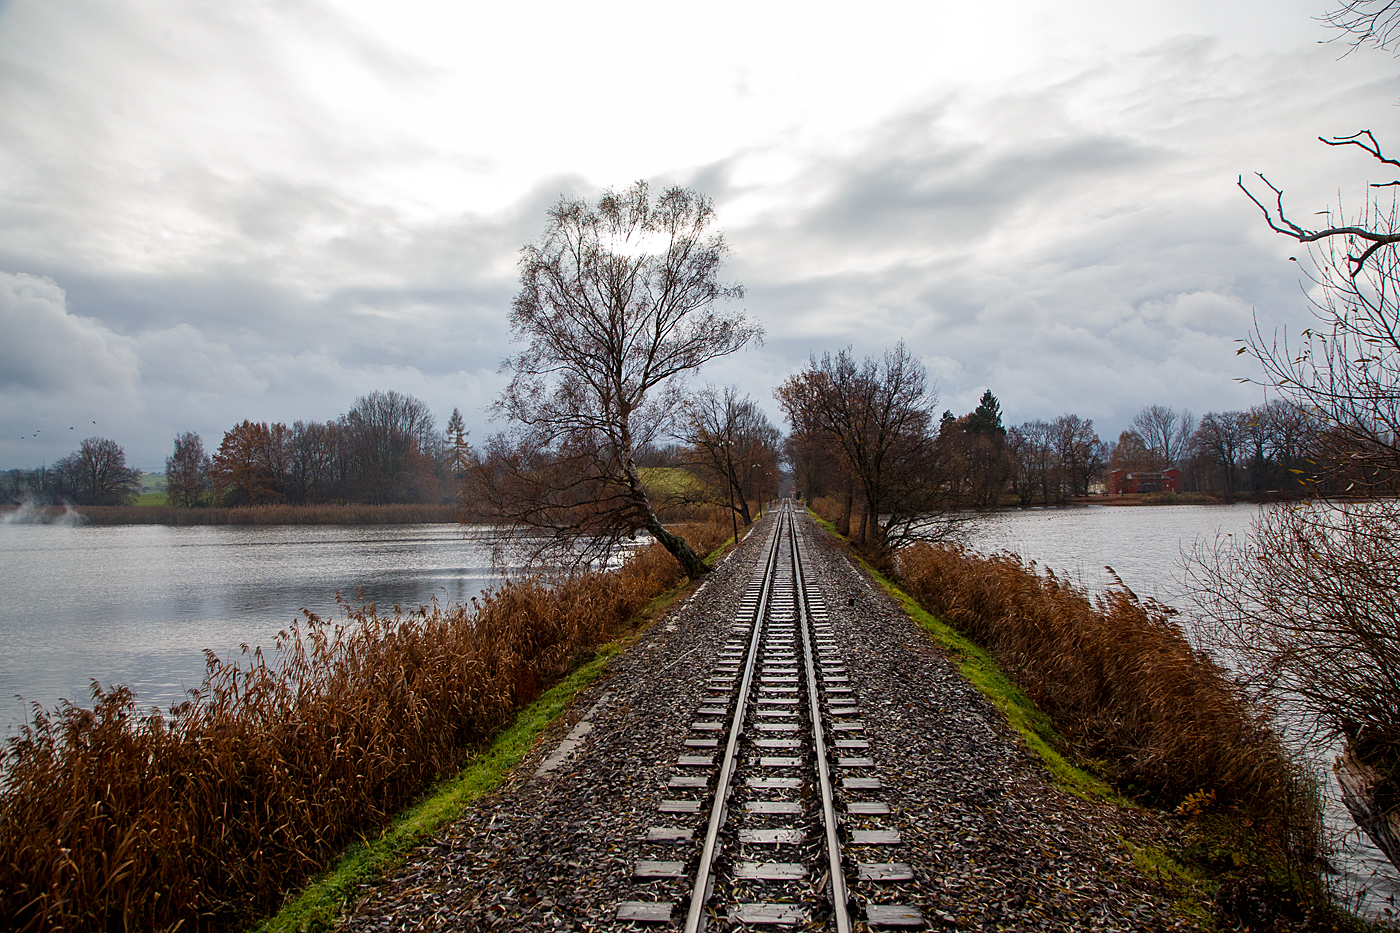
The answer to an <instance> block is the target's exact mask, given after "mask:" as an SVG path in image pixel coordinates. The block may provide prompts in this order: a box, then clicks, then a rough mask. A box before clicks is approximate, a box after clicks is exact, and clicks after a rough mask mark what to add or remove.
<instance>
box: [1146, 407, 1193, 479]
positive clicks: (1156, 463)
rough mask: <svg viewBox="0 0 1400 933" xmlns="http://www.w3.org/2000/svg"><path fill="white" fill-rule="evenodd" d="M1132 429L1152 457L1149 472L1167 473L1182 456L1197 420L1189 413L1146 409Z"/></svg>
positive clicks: (1155, 408)
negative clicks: (1161, 471)
mask: <svg viewBox="0 0 1400 933" xmlns="http://www.w3.org/2000/svg"><path fill="white" fill-rule="evenodd" d="M1133 427H1134V428H1135V429H1136V431H1137V434H1138V436H1139V437H1141V438H1142V440H1143V443H1144V444H1146V445H1147V449H1148V450H1149V451H1151V453H1152V466H1151V469H1153V470H1166V469H1169V468H1171V467H1173V466H1175V465H1176V463H1177V461H1179V460H1180V459H1181V458H1182V457H1183V456H1184V455H1185V453H1186V448H1187V446H1188V444H1189V443H1190V441H1191V435H1192V434H1193V433H1194V432H1195V430H1196V419H1195V417H1194V416H1193V415H1192V414H1191V412H1189V411H1182V412H1180V413H1178V412H1177V411H1176V410H1175V409H1173V408H1168V407H1166V406H1165V405H1148V406H1147V407H1146V408H1144V409H1143V410H1142V411H1140V412H1138V413H1137V415H1136V416H1135V417H1134V418H1133Z"/></svg>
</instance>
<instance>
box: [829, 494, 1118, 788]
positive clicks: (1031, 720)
mask: <svg viewBox="0 0 1400 933" xmlns="http://www.w3.org/2000/svg"><path fill="white" fill-rule="evenodd" d="M809 514H811V515H812V518H813V519H815V520H816V521H817V522H818V523H820V524H821V526H822V527H823V528H825V529H826V530H827V531H828V532H830V533H831V535H832V537H834V538H836V540H838V541H841V542H842V544H843V547H844V548H845V551H846V553H847V555H849V556H850V557H851V558H852V559H853V560H855V561H856V562H857V563H859V564H860V566H861V567H862V568H863V569H864V570H865V572H866V573H868V574H870V576H871V577H872V578H873V579H874V580H875V581H876V582H877V583H879V584H880V586H881V587H883V588H884V590H885V592H887V593H889V594H890V595H891V596H892V597H894V599H895V600H896V601H897V602H898V603H899V604H900V606H901V607H902V608H903V609H904V611H905V613H906V614H908V616H909V618H910V619H912V620H913V621H914V622H915V623H917V624H918V626H919V627H920V628H922V629H923V630H924V631H925V632H927V633H928V634H929V636H930V637H931V638H932V640H933V642H934V644H936V645H938V646H939V647H940V648H942V649H943V650H945V651H946V652H948V655H949V657H950V658H951V659H952V661H953V664H954V665H955V666H956V667H957V669H958V672H959V673H960V674H962V676H963V677H964V678H966V679H967V681H968V682H969V683H971V684H972V685H973V686H974V687H976V688H977V689H978V690H979V691H980V692H981V693H982V695H983V696H985V697H986V698H987V699H988V700H989V701H991V704H992V705H993V706H995V707H996V708H997V710H998V711H1000V712H1001V714H1002V715H1003V716H1005V717H1006V721H1007V723H1008V724H1009V725H1010V726H1011V728H1012V729H1015V730H1016V732H1017V734H1018V735H1020V736H1021V739H1022V741H1024V742H1025V744H1026V746H1027V747H1028V748H1029V749H1030V750H1031V751H1033V752H1035V753H1036V754H1037V755H1038V756H1040V760H1041V761H1042V762H1043V763H1044V765H1045V767H1046V769H1047V770H1048V771H1049V772H1050V774H1051V775H1053V776H1054V778H1055V781H1056V783H1057V784H1059V785H1060V786H1061V787H1063V788H1064V789H1065V790H1067V791H1069V792H1070V793H1071V794H1074V795H1075V796H1076V797H1080V798H1082V799H1085V800H1104V801H1111V802H1113V803H1116V804H1119V805H1121V806H1125V807H1131V806H1133V803H1132V802H1131V801H1129V800H1127V799H1126V798H1124V797H1123V796H1121V795H1120V794H1118V793H1116V792H1115V791H1114V790H1113V788H1112V787H1110V786H1109V785H1108V784H1106V783H1105V782H1104V781H1102V780H1100V779H1099V778H1097V777H1095V776H1094V775H1093V774H1091V773H1089V772H1088V771H1085V770H1084V769H1083V768H1080V767H1078V766H1076V765H1074V764H1072V763H1071V762H1070V761H1069V760H1068V759H1066V758H1065V757H1064V756H1063V755H1061V754H1060V753H1059V752H1058V751H1056V750H1055V745H1056V744H1060V743H1062V742H1063V738H1062V737H1061V736H1060V734H1059V731H1058V730H1057V729H1056V728H1055V724H1054V723H1053V722H1052V721H1051V719H1050V717H1049V716H1047V715H1046V714H1045V713H1044V712H1043V711H1042V710H1041V709H1040V708H1039V707H1037V706H1036V705H1035V702H1034V701H1033V700H1031V698H1030V697H1028V696H1026V695H1025V694H1024V693H1022V692H1021V691H1020V690H1019V689H1018V688H1017V687H1016V685H1015V684H1013V683H1012V682H1011V680H1010V679H1009V678H1008V677H1007V676H1006V674H1005V673H1003V672H1002V669H1001V666H1000V665H998V664H997V662H996V659H995V658H993V657H992V655H991V654H990V653H989V652H988V651H987V650H986V649H985V648H982V647H980V646H978V645H977V644H975V643H973V642H972V641H970V640H969V639H968V638H967V637H966V636H964V635H962V634H961V633H959V632H958V631H957V630H956V629H954V628H952V627H951V626H949V625H947V624H946V623H944V622H943V621H941V620H940V619H938V618H937V617H935V616H934V615H933V614H932V613H931V612H929V611H928V610H927V609H925V608H924V607H923V606H921V605H919V603H918V602H917V601H916V600H915V599H914V598H913V597H912V596H910V595H909V594H908V593H906V592H904V591H903V590H901V589H900V588H899V587H898V586H896V585H895V584H894V583H893V582H892V581H891V580H890V579H889V578H888V577H886V576H885V575H884V574H883V573H880V572H879V571H878V570H876V569H875V568H874V567H872V566H870V563H869V562H868V561H867V560H866V559H865V558H864V557H862V556H861V555H860V554H859V553H858V552H857V551H856V550H855V549H854V548H852V547H850V546H849V542H847V541H846V540H845V539H844V538H843V537H842V536H841V535H840V534H839V533H838V532H837V531H836V527H835V526H834V525H832V524H831V523H830V522H828V521H826V520H825V519H824V518H822V517H821V516H819V515H817V514H816V513H809Z"/></svg>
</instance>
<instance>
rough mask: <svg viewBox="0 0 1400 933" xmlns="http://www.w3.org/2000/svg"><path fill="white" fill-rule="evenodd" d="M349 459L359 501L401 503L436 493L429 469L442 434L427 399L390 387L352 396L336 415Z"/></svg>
mask: <svg viewBox="0 0 1400 933" xmlns="http://www.w3.org/2000/svg"><path fill="white" fill-rule="evenodd" d="M341 427H342V431H343V436H342V438H341V443H342V444H344V445H346V446H347V447H348V449H349V451H350V452H351V455H352V456H353V458H354V465H355V485H356V486H357V487H358V488H357V489H356V490H355V491H356V493H357V496H358V498H359V499H360V500H361V501H366V502H406V501H423V500H425V499H429V498H435V496H434V493H435V491H436V490H433V489H430V488H428V487H431V486H434V485H435V483H434V482H433V472H434V468H435V466H436V454H437V453H438V448H439V447H440V446H441V443H442V439H441V437H440V436H439V435H438V433H437V427H436V421H435V419H434V418H433V414H432V411H431V410H429V408H428V405H427V403H426V402H424V401H422V400H421V399H418V398H414V397H413V396H412V395H404V394H402V393H399V392H395V391H393V390H390V391H388V392H377V391H376V392H371V393H370V394H369V395H363V396H361V397H359V398H357V399H355V405H354V407H353V408H351V409H350V411H348V412H347V413H346V414H345V416H344V417H343V418H342V419H341Z"/></svg>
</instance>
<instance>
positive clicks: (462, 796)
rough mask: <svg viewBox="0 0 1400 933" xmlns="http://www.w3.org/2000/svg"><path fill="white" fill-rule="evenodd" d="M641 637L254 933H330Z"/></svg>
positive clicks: (593, 665)
mask: <svg viewBox="0 0 1400 933" xmlns="http://www.w3.org/2000/svg"><path fill="white" fill-rule="evenodd" d="M659 598H660V597H658V599H659ZM635 637H636V636H635V635H629V636H627V637H625V638H620V639H618V640H616V641H613V642H610V643H608V644H606V645H604V646H602V647H601V648H599V649H598V650H597V651H596V652H595V654H594V656H593V658H592V659H591V660H589V661H588V662H586V663H584V664H582V665H580V666H579V667H577V668H575V669H574V670H573V672H572V673H570V674H569V675H568V676H567V677H565V678H564V679H563V680H562V681H560V682H559V683H557V684H555V685H554V686H553V687H551V688H550V689H549V690H547V691H545V693H544V695H543V696H541V697H540V698H539V699H538V700H536V701H535V702H533V703H531V704H530V705H529V706H527V707H526V708H525V709H524V710H523V711H522V712H521V713H520V715H518V716H516V718H515V721H514V722H513V723H511V725H509V726H508V727H506V728H505V729H504V730H502V731H501V732H500V733H499V734H498V735H497V736H496V738H495V740H494V741H493V742H492V743H491V747H490V748H488V749H487V750H486V751H484V752H482V753H481V754H480V755H478V756H476V757H475V758H473V759H472V761H471V763H470V764H468V765H467V766H466V767H465V768H463V769H462V770H461V771H460V772H459V773H458V774H457V776H456V777H453V778H451V779H449V780H447V781H444V782H443V783H441V784H439V785H438V786H437V787H435V788H433V789H432V790H431V791H429V792H428V793H427V795H426V796H425V797H424V798H423V800H421V801H420V802H419V803H417V804H415V805H413V806H412V807H410V808H409V809H407V810H405V811H404V812H403V814H402V815H400V816H399V817H398V819H396V820H395V821H394V822H393V823H392V824H390V825H389V826H388V827H387V828H385V830H384V831H383V832H382V833H380V834H379V835H378V836H376V837H374V838H372V839H364V840H362V841H361V842H358V843H356V844H354V845H352V846H350V847H349V848H348V849H347V850H346V851H345V853H344V854H343V855H342V856H341V857H340V861H339V862H338V863H337V864H336V865H335V866H334V867H333V868H331V869H329V870H328V871H327V872H326V873H325V874H323V875H321V876H320V877H319V878H317V879H316V880H315V881H313V882H311V884H309V885H307V887H306V888H305V889H303V890H302V892H301V893H300V894H298V895H297V896H296V897H295V898H293V899H292V900H291V901H289V902H288V903H287V904H286V905H285V906H284V907H283V908H282V909H281V910H280V911H278V912H277V914H276V915H275V916H273V917H271V918H269V919H267V920H264V921H262V922H261V923H259V924H257V925H256V926H255V927H253V930H254V931H255V933H291V931H297V933H313V931H318V930H326V929H330V928H331V927H332V926H333V925H334V924H335V922H336V920H337V919H338V917H339V915H340V912H341V911H342V910H343V909H344V907H345V905H346V904H347V903H349V902H350V900H351V899H352V898H353V897H354V896H355V894H356V893H357V891H358V890H359V888H360V886H361V885H363V884H365V883H367V882H370V881H372V880H374V879H375V878H378V877H380V876H382V875H383V874H384V873H385V872H387V871H389V870H391V869H393V868H394V867H395V866H397V865H398V864H400V863H401V862H402V861H403V859H404V857H405V856H406V855H407V854H408V853H409V851H410V850H412V849H413V847H414V846H416V845H417V844H418V843H420V842H421V841H422V840H423V839H425V838H427V837H428V836H430V835H432V834H433V833H434V832H436V831H437V830H438V829H440V828H441V827H443V826H445V825H446V824H448V823H451V822H452V821H454V820H456V819H459V818H460V817H461V816H462V814H463V813H465V812H466V810H467V808H468V807H469V806H471V804H472V803H473V802H475V801H476V800H477V799H479V798H480V797H483V796H485V795H486V794H488V793H490V792H491V791H493V790H495V789H496V788H497V787H498V786H500V784H501V782H502V781H503V780H504V779H505V776H506V774H507V772H509V771H510V769H511V768H513V767H515V766H516V765H517V764H519V763H520V761H521V759H523V758H524V757H525V755H526V753H528V752H529V751H530V748H531V747H532V746H533V745H534V742H535V739H536V738H537V737H538V736H539V734H540V732H542V731H543V730H544V728H545V727H546V726H547V725H549V724H550V723H551V722H553V721H554V719H555V718H556V717H558V716H559V715H561V714H562V713H563V712H564V711H565V710H566V709H567V708H568V707H569V705H570V703H571V702H572V701H573V699H574V697H575V696H577V695H578V693H579V691H581V690H583V689H584V688H585V687H587V686H588V685H589V684H591V683H593V682H594V681H595V680H597V679H598V677H599V675H601V674H602V673H603V671H604V670H605V669H606V668H607V665H608V662H609V661H610V660H612V658H613V657H615V656H616V655H618V654H619V653H621V652H622V651H623V650H624V649H625V648H626V647H627V646H628V645H629V644H630V643H631V642H632V641H633V640H635Z"/></svg>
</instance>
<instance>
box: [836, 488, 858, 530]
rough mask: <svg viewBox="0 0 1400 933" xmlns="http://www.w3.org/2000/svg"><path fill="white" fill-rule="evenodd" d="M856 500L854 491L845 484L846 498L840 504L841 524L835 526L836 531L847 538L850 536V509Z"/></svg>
mask: <svg viewBox="0 0 1400 933" xmlns="http://www.w3.org/2000/svg"><path fill="white" fill-rule="evenodd" d="M855 502H856V492H855V490H854V489H852V488H851V487H850V485H849V484H848V485H847V486H846V499H845V501H844V502H843V503H842V506H841V524H839V525H837V526H836V533H837V534H839V535H841V536H843V537H847V538H849V537H850V536H851V509H852V508H854V506H855Z"/></svg>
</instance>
